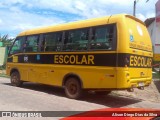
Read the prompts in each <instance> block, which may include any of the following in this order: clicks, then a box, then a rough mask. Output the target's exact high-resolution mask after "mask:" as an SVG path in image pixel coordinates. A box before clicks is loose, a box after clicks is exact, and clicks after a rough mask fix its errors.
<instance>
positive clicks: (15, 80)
mask: <svg viewBox="0 0 160 120" xmlns="http://www.w3.org/2000/svg"><path fill="white" fill-rule="evenodd" d="M22 84H23V82H22V81H21V80H20V74H19V72H18V71H14V72H12V73H11V85H13V86H16V87H20V86H22Z"/></svg>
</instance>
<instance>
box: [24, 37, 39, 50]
mask: <svg viewBox="0 0 160 120" xmlns="http://www.w3.org/2000/svg"><path fill="white" fill-rule="evenodd" d="M38 38H39V36H38V35H32V36H28V37H27V40H26V42H25V44H24V45H23V46H24V51H25V52H38V42H39V39H38Z"/></svg>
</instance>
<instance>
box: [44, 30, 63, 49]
mask: <svg viewBox="0 0 160 120" xmlns="http://www.w3.org/2000/svg"><path fill="white" fill-rule="evenodd" d="M61 45H62V33H49V34H46V35H45V36H44V41H43V45H42V46H43V47H44V51H60V50H61Z"/></svg>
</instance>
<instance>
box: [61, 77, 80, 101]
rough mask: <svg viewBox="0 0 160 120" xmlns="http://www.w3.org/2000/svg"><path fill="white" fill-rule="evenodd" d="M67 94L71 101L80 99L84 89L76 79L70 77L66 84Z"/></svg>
mask: <svg viewBox="0 0 160 120" xmlns="http://www.w3.org/2000/svg"><path fill="white" fill-rule="evenodd" d="M64 88H65V94H66V96H67V97H68V98H70V99H79V98H80V97H81V96H82V88H81V85H80V82H79V80H78V79H77V78H76V77H69V78H67V80H66V82H65V87H64Z"/></svg>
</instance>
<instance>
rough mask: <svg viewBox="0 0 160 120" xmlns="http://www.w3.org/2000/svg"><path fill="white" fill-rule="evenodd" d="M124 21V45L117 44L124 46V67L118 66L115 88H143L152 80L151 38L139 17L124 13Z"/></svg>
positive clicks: (120, 46)
mask: <svg viewBox="0 0 160 120" xmlns="http://www.w3.org/2000/svg"><path fill="white" fill-rule="evenodd" d="M124 22H125V24H124V26H125V27H124V29H125V31H126V32H125V33H126V34H125V36H123V39H125V40H124V41H125V42H124V43H123V44H125V43H126V45H123V44H122V43H120V44H119V48H124V49H123V50H122V51H123V52H124V51H125V55H124V58H123V60H124V61H123V63H124V69H121V68H120V70H119V71H120V72H118V76H119V77H118V78H117V88H129V90H131V91H132V90H133V88H140V89H144V87H145V86H148V85H149V84H150V83H151V80H152V67H151V66H152V56H153V53H152V43H151V39H150V36H149V33H148V31H147V28H146V26H145V24H144V23H143V22H142V21H140V20H139V19H137V18H135V17H133V16H129V15H126V16H125V19H124ZM119 41H121V40H119ZM123 46H125V47H123ZM120 50H121V49H120ZM119 58H120V57H119ZM122 71H123V72H122ZM122 73H123V77H122ZM122 79H125V80H124V81H122Z"/></svg>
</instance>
